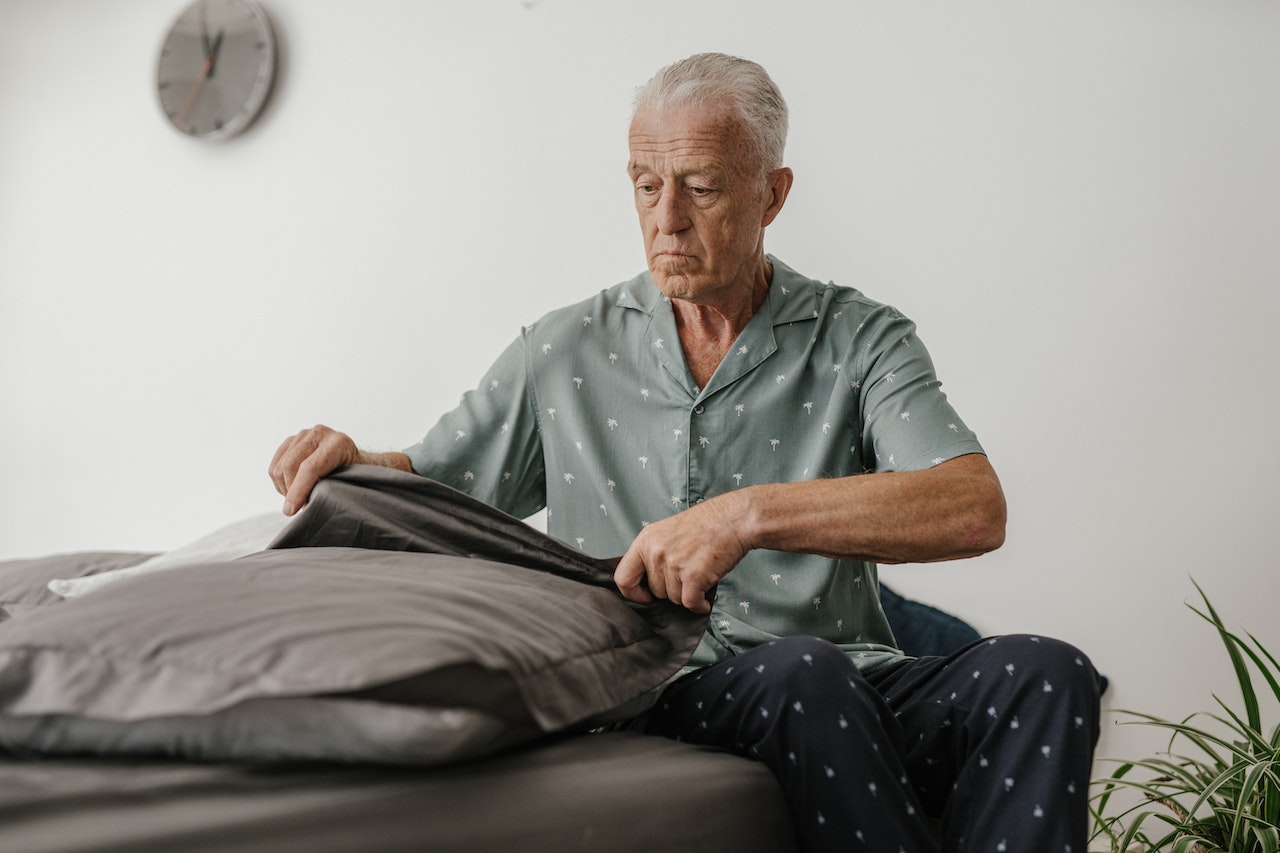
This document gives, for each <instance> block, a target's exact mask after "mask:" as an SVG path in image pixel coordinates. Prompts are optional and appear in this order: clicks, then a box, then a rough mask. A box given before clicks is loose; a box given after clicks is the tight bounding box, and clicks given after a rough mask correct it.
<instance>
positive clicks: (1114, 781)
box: [1090, 580, 1280, 853]
mask: <svg viewBox="0 0 1280 853" xmlns="http://www.w3.org/2000/svg"><path fill="white" fill-rule="evenodd" d="M1192 583H1193V584H1194V585H1195V587H1196V591H1197V592H1198V593H1200V599H1201V601H1202V602H1203V608H1204V609H1200V608H1199V607H1197V606H1196V605H1195V604H1193V603H1188V604H1187V607H1188V608H1189V609H1190V610H1191V611H1192V612H1194V613H1196V614H1197V615H1198V616H1199V617H1200V618H1202V619H1204V620H1205V621H1206V622H1208V623H1209V624H1210V625H1212V626H1213V627H1214V628H1215V629H1216V630H1217V632H1218V636H1219V638H1220V639H1221V640H1222V643H1223V645H1224V646H1225V647H1226V651H1227V656H1228V657H1229V658H1230V659H1231V665H1232V667H1233V668H1234V669H1235V674H1236V679H1237V681H1238V682H1239V685H1240V695H1241V699H1242V702H1243V710H1242V711H1236V710H1233V709H1232V708H1231V707H1229V706H1228V705H1227V704H1226V703H1225V702H1223V701H1222V700H1221V699H1219V698H1218V697H1217V696H1216V695H1215V696H1214V697H1213V699H1214V701H1215V702H1216V703H1217V705H1218V707H1219V708H1220V709H1221V711H1220V712H1207V711H1202V712H1197V713H1194V714H1192V715H1191V716H1189V717H1187V718H1186V719H1184V720H1182V721H1181V722H1173V721H1170V720H1166V719H1162V718H1160V717H1155V716H1152V715H1151V714H1144V713H1138V712H1135V711H1120V712H1119V713H1121V714H1125V715H1127V716H1129V717H1132V718H1134V719H1133V720H1132V721H1130V722H1129V723H1128V724H1129V725H1147V726H1155V727H1157V728H1160V729H1164V730H1167V731H1168V732H1169V733H1170V735H1169V743H1168V747H1167V751H1165V752H1162V753H1157V755H1156V757H1152V758H1144V759H1140V760H1137V761H1125V762H1123V763H1119V762H1117V763H1119V767H1118V768H1117V769H1116V771H1115V772H1114V773H1112V774H1111V775H1110V776H1108V777H1105V778H1102V779H1098V780H1095V781H1094V783H1093V785H1094V787H1095V790H1096V791H1097V792H1096V793H1095V794H1094V795H1093V797H1092V799H1091V806H1090V808H1091V810H1092V812H1093V818H1094V827H1095V829H1094V835H1093V840H1094V842H1095V843H1097V841H1098V840H1099V839H1100V838H1104V837H1105V839H1106V840H1107V842H1109V843H1110V849H1111V851H1112V853H1121V851H1126V853H1127V852H1128V851H1131V850H1148V851H1169V853H1218V851H1224V853H1280V828H1278V824H1280V725H1275V726H1273V727H1272V728H1271V730H1270V732H1267V731H1264V729H1263V722H1262V711H1261V709H1260V707H1259V701H1258V697H1259V692H1260V690H1259V689H1256V688H1258V687H1260V686H1261V682H1255V673H1256V675H1258V676H1260V677H1261V681H1262V682H1265V685H1266V688H1269V689H1270V691H1271V694H1272V695H1273V696H1274V697H1275V698H1276V700H1277V702H1280V663H1277V661H1276V658H1275V656H1274V655H1272V654H1271V653H1270V652H1269V651H1267V650H1266V649H1265V648H1264V647H1263V646H1262V644H1261V643H1259V642H1258V639H1257V638H1256V637H1254V636H1253V635H1252V634H1249V633H1248V632H1245V636H1246V637H1247V639H1245V638H1242V637H1241V636H1239V635H1237V634H1235V633H1233V632H1231V631H1229V630H1227V627H1226V625H1224V624H1223V621H1222V618H1221V617H1220V616H1219V615H1218V613H1217V611H1216V610H1214V609H1213V605H1212V604H1210V603H1209V598H1208V597H1207V596H1206V595H1205V593H1204V590H1203V589H1201V588H1200V585H1199V584H1196V583H1195V581H1194V580H1193V581H1192ZM1250 662H1252V664H1253V669H1252V670H1251V669H1250V666H1249V663H1250ZM1262 695H1263V696H1264V697H1265V696H1266V693H1265V691H1264V692H1262ZM1210 722H1211V723H1212V725H1210V726H1209V727H1205V724H1208V723H1210ZM1118 791H1129V792H1131V793H1135V794H1136V796H1132V797H1129V798H1128V802H1127V803H1126V804H1123V805H1121V804H1120V803H1119V798H1117V799H1116V800H1113V799H1112V795H1113V794H1116V793H1117V792H1118ZM1134 800H1136V801H1137V802H1136V804H1134ZM1109 809H1112V810H1118V813H1117V814H1109V813H1108V810H1109Z"/></svg>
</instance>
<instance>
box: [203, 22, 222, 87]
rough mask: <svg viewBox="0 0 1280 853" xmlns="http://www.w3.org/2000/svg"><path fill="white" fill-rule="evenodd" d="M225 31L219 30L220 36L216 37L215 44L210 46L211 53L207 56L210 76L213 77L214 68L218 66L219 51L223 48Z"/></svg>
mask: <svg viewBox="0 0 1280 853" xmlns="http://www.w3.org/2000/svg"><path fill="white" fill-rule="evenodd" d="M222 35H223V31H222V30H219V31H218V35H217V36H215V37H214V39H213V44H211V45H210V46H209V52H208V54H206V57H207V60H208V62H209V76H210V77H212V76H213V69H214V66H215V65H217V64H218V50H219V49H220V48H221V47H222Z"/></svg>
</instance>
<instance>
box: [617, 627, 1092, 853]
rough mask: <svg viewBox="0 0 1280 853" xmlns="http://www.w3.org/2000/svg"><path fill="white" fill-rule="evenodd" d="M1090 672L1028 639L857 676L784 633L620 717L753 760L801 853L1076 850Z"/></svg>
mask: <svg viewBox="0 0 1280 853" xmlns="http://www.w3.org/2000/svg"><path fill="white" fill-rule="evenodd" d="M1098 718H1099V697H1098V680H1097V675H1096V673H1095V671H1094V669H1093V666H1092V665H1091V664H1090V663H1089V661H1088V659H1087V658H1086V657H1085V656H1084V654H1083V653H1081V652H1080V651H1078V650H1077V649H1075V648H1073V647H1072V646H1069V645H1067V644H1065V643H1062V642H1059V641H1056V640H1051V639H1048V638H1041V637H1032V636H1022V635H1014V636H1005V637H996V638H993V639H989V640H981V641H979V642H977V643H974V644H972V645H970V646H968V647H966V648H964V649H962V650H960V651H959V652H956V653H955V654H952V655H949V656H947V657H929V658H919V659H911V660H907V661H905V662H902V663H898V664H892V665H889V666H885V667H881V668H879V669H877V670H876V671H874V672H872V673H871V674H869V675H864V674H863V673H861V672H859V671H858V669H857V667H855V666H854V665H853V663H852V661H851V660H850V659H849V657H848V656H847V655H846V654H845V653H844V652H842V651H841V650H840V649H839V648H837V647H836V646H835V645H833V644H831V643H828V642H826V641H824V640H819V639H816V638H812V637H790V638H785V639H781V640H777V641H775V642H772V643H769V644H767V645H764V646H760V647H758V648H755V649H752V650H750V651H748V652H745V653H743V654H741V655H738V656H737V657H735V658H733V659H731V660H728V661H723V662H721V663H718V664H715V665H713V666H710V667H707V668H705V669H701V670H698V671H697V672H693V673H690V674H689V675H686V676H684V677H683V678H681V679H680V680H678V681H676V682H675V683H674V684H672V685H671V686H670V687H669V688H668V689H667V690H666V692H664V693H663V695H662V697H661V698H660V699H659V701H658V704H657V705H655V706H654V707H653V708H652V709H650V710H649V711H647V712H645V713H644V714H642V715H641V716H639V717H637V718H636V719H635V720H633V721H631V723H630V724H629V725H628V726H627V727H628V728H631V729H633V730H637V731H643V732H648V733H650V734H657V735H663V736H666V737H671V738H675V739H677V740H683V741H687V742H690V743H698V744H708V745H714V746H719V747H722V748H724V749H728V750H731V751H733V752H736V753H738V754H740V755H744V756H748V757H751V758H755V759H758V760H760V761H763V762H764V763H765V764H766V765H767V766H768V767H769V768H770V769H771V770H772V771H773V773H774V775H775V776H777V777H778V780H779V782H781V784H782V788H783V790H784V792H785V794H786V798H787V803H788V805H789V807H790V809H791V817H792V820H793V821H794V823H795V828H796V837H797V840H798V841H799V844H800V848H801V849H802V850H805V851H826V850H841V851H869V853H925V851H930V853H935V851H937V850H939V847H938V842H937V840H936V839H935V836H934V833H933V832H932V831H931V829H930V824H931V823H936V824H939V825H940V826H941V835H942V839H943V842H942V848H941V849H942V850H944V851H947V853H1085V842H1086V840H1087V837H1088V836H1087V834H1088V794H1089V792H1088V785H1089V778H1090V774H1091V765H1092V758H1093V748H1094V744H1095V743H1096V742H1097V738H1098Z"/></svg>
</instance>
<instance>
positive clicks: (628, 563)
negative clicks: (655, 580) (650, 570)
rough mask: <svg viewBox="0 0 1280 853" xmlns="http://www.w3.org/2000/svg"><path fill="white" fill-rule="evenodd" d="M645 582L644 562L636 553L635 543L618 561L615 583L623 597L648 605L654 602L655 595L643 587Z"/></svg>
mask: <svg viewBox="0 0 1280 853" xmlns="http://www.w3.org/2000/svg"><path fill="white" fill-rule="evenodd" d="M644 580H645V568H644V560H642V559H641V558H640V555H639V554H638V553H637V552H636V546H635V543H632V545H631V548H630V549H629V550H628V551H627V553H626V554H624V555H623V556H622V559H621V560H619V561H618V568H616V569H614V572H613V582H614V583H615V584H616V585H617V587H618V592H620V593H622V597H623V598H625V599H626V600H627V601H634V602H635V603H636V604H648V603H650V602H651V601H653V595H651V594H650V593H649V590H647V589H645V588H644V586H643V585H642V582H643V581H644Z"/></svg>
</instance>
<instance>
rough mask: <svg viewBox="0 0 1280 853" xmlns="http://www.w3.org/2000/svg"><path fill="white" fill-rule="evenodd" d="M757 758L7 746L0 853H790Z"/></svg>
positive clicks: (645, 751) (775, 799) (580, 749)
mask: <svg viewBox="0 0 1280 853" xmlns="http://www.w3.org/2000/svg"><path fill="white" fill-rule="evenodd" d="M795 849H796V848H795V842H794V838H793V834H792V829H791V823H790V818H789V817H788V815H787V812H786V808H785V805H784V801H783V798H782V793H781V789H780V788H779V786H778V783H777V781H776V780H775V779H774V778H773V777H772V776H771V775H770V774H769V772H768V771H767V770H766V769H765V768H764V767H763V766H762V765H760V764H758V763H756V762H752V761H749V760H747V759H743V758H739V757H737V756H733V755H729V754H727V753H724V752H720V751H715V750H709V749H703V748H700V747H694V746H690V745H688V744H682V743H676V742H674V741H670V740H666V739H663V738H657V737H650V736H645V735H638V734H634V733H631V732H610V733H603V734H582V735H572V736H564V737H557V738H554V739H551V740H548V741H545V742H541V743H539V744H536V745H533V746H529V747H522V748H520V749H518V750H515V751H512V752H509V753H504V754H502V755H499V756H495V757H492V758H489V759H485V760H483V761H473V762H467V763H464V764H459V765H456V766H451V767H441V768H431V769H408V768H387V767H373V766H345V765H311V764H291V765H270V766H269V765H261V766H252V765H236V764H199V763H191V762H178V761H165V760H140V759H127V760H126V759H117V760H107V759H102V758H92V759H67V758H59V759H30V760H24V759H21V758H15V757H12V756H0V850H3V851H5V853H27V851H59V853H72V851H90V850H91V851H122V852H123V851H130V853H147V851H175V850H179V851H184V853H196V851H213V850H240V851H244V850H252V851H255V852H256V851H272V853H274V851H294V850H296V851H325V850H333V851H338V850H361V851H397V850H417V851H441V853H448V852H449V851H459V853H461V851H466V853H487V852H488V851H493V852H494V853H497V851H503V853H509V851H521V853H539V851H546V853H553V851H554V853H564V851H575V850H595V851H608V853H628V851H636V853H640V851H644V853H653V851H695V850H696V851H699V853H704V851H708V850H732V851H742V853H752V851H759V853H788V851H794V850H795Z"/></svg>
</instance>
